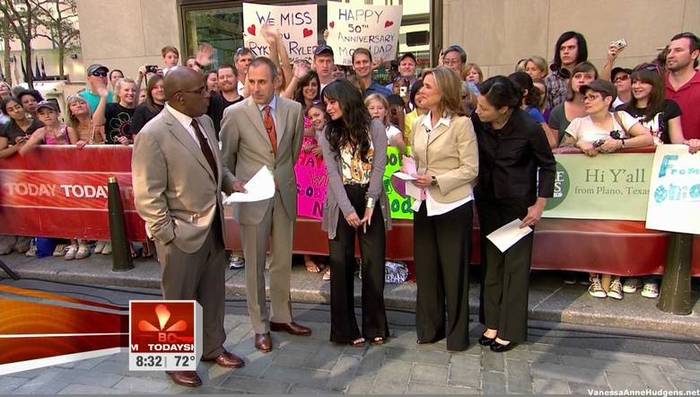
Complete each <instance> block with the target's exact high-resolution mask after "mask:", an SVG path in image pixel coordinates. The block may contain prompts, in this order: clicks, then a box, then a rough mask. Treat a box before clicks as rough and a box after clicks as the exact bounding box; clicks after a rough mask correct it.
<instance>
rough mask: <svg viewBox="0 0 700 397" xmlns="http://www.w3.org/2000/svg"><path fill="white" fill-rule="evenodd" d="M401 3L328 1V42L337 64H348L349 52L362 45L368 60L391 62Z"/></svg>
mask: <svg viewBox="0 0 700 397" xmlns="http://www.w3.org/2000/svg"><path fill="white" fill-rule="evenodd" d="M402 13H403V11H402V6H400V5H398V6H373V5H365V4H362V3H350V4H348V3H339V2H335V1H329V2H328V45H329V46H331V47H332V48H333V53H334V58H335V63H336V64H337V65H352V53H353V52H354V51H355V49H357V48H360V47H364V48H367V49H369V51H370V52H371V53H372V60H379V59H382V60H384V61H391V60H393V59H395V58H396V52H397V50H398V44H399V26H400V25H401V15H402Z"/></svg>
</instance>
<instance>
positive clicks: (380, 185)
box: [318, 120, 391, 240]
mask: <svg viewBox="0 0 700 397" xmlns="http://www.w3.org/2000/svg"><path fill="white" fill-rule="evenodd" d="M319 135H320V136H319V137H318V138H319V139H318V141H319V143H320V144H321V148H322V149H323V161H324V163H325V164H326V169H327V171H328V194H327V195H326V203H325V204H324V206H323V221H322V223H321V229H322V230H324V231H327V232H328V239H331V240H332V239H334V238H335V232H336V229H337V227H338V216H339V215H340V212H341V211H342V212H343V216H348V215H350V214H352V213H353V212H356V211H355V208H354V207H353V206H352V204H351V203H350V199H348V195H347V193H345V187H344V186H343V179H342V177H341V175H342V173H343V171H342V165H341V160H340V158H336V155H337V153H336V152H332V151H331V148H330V145H329V143H328V140H326V131H325V129H324V130H323V132H322V133H321V134H319ZM370 138H371V140H372V145H373V146H374V157H373V159H372V176H371V177H370V181H369V189H368V190H367V195H368V196H369V197H372V198H373V199H374V202H375V203H379V206H380V207H381V209H382V215H383V217H384V226H385V229H386V230H389V229H391V212H390V211H389V203H388V200H387V197H386V193H384V168H385V166H386V147H387V138H386V127H384V125H383V124H382V123H381V122H380V121H378V120H372V124H371V126H370ZM375 210H376V207H375ZM358 216H359V214H358Z"/></svg>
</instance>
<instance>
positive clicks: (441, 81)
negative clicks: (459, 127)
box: [423, 66, 464, 116]
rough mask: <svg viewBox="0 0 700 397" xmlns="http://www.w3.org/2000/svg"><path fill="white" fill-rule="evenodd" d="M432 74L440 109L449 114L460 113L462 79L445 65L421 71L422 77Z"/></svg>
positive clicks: (462, 111) (461, 111)
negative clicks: (438, 92)
mask: <svg viewBox="0 0 700 397" xmlns="http://www.w3.org/2000/svg"><path fill="white" fill-rule="evenodd" d="M429 74H432V75H433V77H435V82H436V83H437V87H438V89H440V92H441V93H442V95H441V96H440V111H441V112H442V113H447V114H448V115H449V116H456V115H462V114H463V113H464V110H462V80H460V78H459V76H457V73H456V72H455V71H454V70H452V69H450V68H448V67H445V66H438V67H436V68H435V69H428V70H426V71H424V72H423V78H425V77H426V76H428V75H429Z"/></svg>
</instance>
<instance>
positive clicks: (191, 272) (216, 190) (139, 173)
mask: <svg viewBox="0 0 700 397" xmlns="http://www.w3.org/2000/svg"><path fill="white" fill-rule="evenodd" d="M164 86H165V87H164V88H165V97H166V100H167V103H166V105H165V109H163V111H162V112H160V114H158V115H157V116H156V117H155V118H154V119H153V120H151V121H150V122H148V123H147V124H146V125H145V126H144V128H143V129H142V130H141V132H140V133H139V134H138V135H137V136H136V142H135V144H134V151H133V157H132V164H131V167H132V178H133V186H134V200H135V204H136V210H137V211H138V213H139V215H140V216H141V217H142V218H143V219H144V220H145V221H146V227H147V229H148V234H149V235H150V236H152V237H153V240H154V241H155V243H156V250H157V252H158V260H159V261H160V264H161V269H162V282H161V286H162V290H163V298H164V299H196V300H197V301H198V302H199V303H200V304H201V305H202V308H203V314H204V318H203V323H204V341H203V342H204V343H203V349H204V351H203V354H202V360H203V361H214V362H216V363H217V364H218V365H220V366H223V367H228V368H240V367H242V366H243V365H244V362H243V360H242V359H240V358H239V357H236V356H235V355H233V354H231V353H229V352H227V351H226V350H225V349H224V347H223V344H224V341H225V340H226V333H225V332H224V298H225V288H224V279H225V277H224V276H225V268H226V262H227V261H226V255H225V252H224V238H223V236H224V229H223V213H224V212H223V209H222V205H221V186H222V183H223V186H224V190H226V192H227V193H232V192H233V190H234V184H233V183H232V181H233V177H232V176H231V175H230V173H228V174H227V170H226V169H225V168H224V167H222V165H221V154H220V152H219V148H218V143H217V141H216V133H215V132H214V124H213V122H212V121H211V119H210V118H209V116H206V115H205V113H206V111H207V106H208V105H209V92H208V91H207V89H206V83H205V80H204V77H203V76H202V74H201V73H199V72H196V71H194V70H192V69H188V68H185V67H182V66H180V67H175V68H172V69H170V70H169V72H168V74H167V75H166V76H165V81H164ZM236 187H238V188H240V185H238V186H236ZM168 375H170V377H171V378H172V379H173V381H174V382H175V383H177V384H180V385H183V386H192V387H195V386H199V385H201V384H202V381H201V379H200V378H199V376H198V375H197V372H195V371H175V372H168Z"/></svg>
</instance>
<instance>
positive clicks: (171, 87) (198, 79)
mask: <svg viewBox="0 0 700 397" xmlns="http://www.w3.org/2000/svg"><path fill="white" fill-rule="evenodd" d="M163 88H164V90H165V100H166V101H167V102H168V104H169V105H170V106H172V107H173V108H174V109H176V110H178V111H180V112H182V113H184V114H186V115H188V116H190V117H199V116H201V115H202V114H204V113H206V111H207V107H208V106H209V92H208V91H207V90H206V81H205V80H204V75H202V73H200V72H198V71H196V70H193V69H190V68H188V67H185V66H176V67H174V68H172V69H169V70H168V73H167V74H166V75H165V78H164V79H163Z"/></svg>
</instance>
